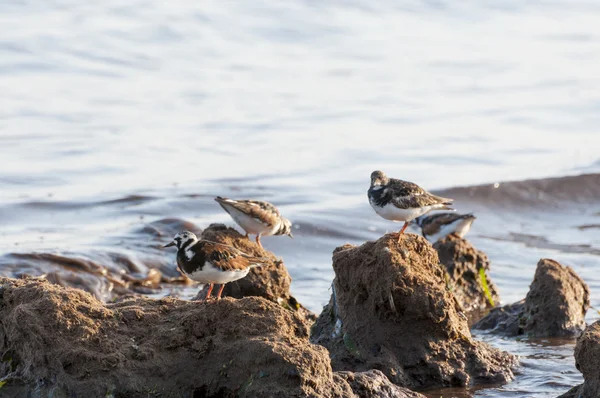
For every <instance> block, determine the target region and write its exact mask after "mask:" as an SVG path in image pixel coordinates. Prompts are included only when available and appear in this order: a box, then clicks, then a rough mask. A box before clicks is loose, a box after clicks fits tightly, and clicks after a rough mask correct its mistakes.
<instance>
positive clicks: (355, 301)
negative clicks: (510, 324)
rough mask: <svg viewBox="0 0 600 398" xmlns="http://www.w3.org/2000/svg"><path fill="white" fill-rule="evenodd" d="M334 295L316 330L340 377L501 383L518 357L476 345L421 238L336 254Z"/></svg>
mask: <svg viewBox="0 0 600 398" xmlns="http://www.w3.org/2000/svg"><path fill="white" fill-rule="evenodd" d="M333 269H334V271H335V279H334V283H333V291H334V294H333V295H332V298H331V300H330V302H329V304H328V305H327V306H325V308H324V309H323V312H322V313H321V315H320V316H319V318H318V320H317V323H316V324H315V325H314V326H313V328H312V330H311V341H313V342H315V343H318V344H322V345H324V346H325V347H327V348H328V349H329V351H330V353H331V363H332V366H333V368H334V370H336V371H355V372H356V371H368V370H370V369H378V370H381V371H382V372H383V373H384V374H385V375H386V376H387V377H388V378H389V380H390V381H392V382H393V383H394V384H396V385H400V386H405V387H409V388H413V387H414V388H425V387H436V386H440V387H441V386H466V385H471V384H479V383H498V382H504V381H508V380H510V379H511V378H512V376H513V374H512V368H513V367H514V366H516V363H517V361H516V358H515V357H514V356H513V355H511V354H508V353H505V352H502V351H499V350H497V349H494V348H492V347H490V346H489V345H487V344H485V343H482V342H478V341H475V340H473V338H472V337H471V333H470V331H469V327H468V324H467V320H466V317H465V316H464V315H463V314H461V313H460V306H459V305H458V303H457V301H456V298H455V297H454V296H453V295H452V293H451V292H450V291H449V289H448V286H447V282H446V272H445V270H444V269H443V268H442V266H440V265H439V261H438V256H437V253H436V252H435V250H433V248H432V247H431V245H430V244H429V243H428V242H427V241H426V240H425V239H424V238H422V237H420V236H417V235H413V234H406V235H403V236H402V238H401V241H400V242H399V243H398V238H397V235H394V234H391V235H386V236H384V237H382V238H381V239H379V240H378V241H376V242H366V243H364V244H363V245H361V246H358V247H357V246H351V245H345V246H342V247H338V248H337V249H336V250H335V251H334V253H333Z"/></svg>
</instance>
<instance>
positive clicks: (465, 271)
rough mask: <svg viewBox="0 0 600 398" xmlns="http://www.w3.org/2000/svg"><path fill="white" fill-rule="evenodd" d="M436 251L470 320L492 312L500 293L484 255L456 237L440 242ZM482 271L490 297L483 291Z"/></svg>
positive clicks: (455, 294) (451, 236) (455, 295)
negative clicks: (482, 313)
mask: <svg viewBox="0 0 600 398" xmlns="http://www.w3.org/2000/svg"><path fill="white" fill-rule="evenodd" d="M433 248H434V249H436V251H437V252H438V257H439V259H440V263H441V264H442V265H444V266H445V267H446V270H447V271H448V275H449V278H450V285H451V289H452V293H453V294H454V297H456V299H457V300H458V302H459V303H460V305H461V307H462V308H463V311H465V313H467V315H468V316H469V317H474V318H477V317H478V316H479V314H480V313H481V311H484V310H486V309H488V308H493V307H494V305H496V303H498V302H499V301H500V295H499V294H498V289H497V288H496V285H494V283H493V282H492V281H491V279H490V277H489V275H488V274H487V271H489V269H490V261H489V259H488V257H487V255H486V254H485V253H483V252H482V251H479V250H477V249H476V248H475V247H473V245H471V243H470V242H469V241H467V240H465V239H462V238H460V237H458V236H456V235H454V234H450V235H448V236H446V237H445V238H443V239H440V240H438V241H437V242H436V243H435V244H434V245H433ZM481 269H483V270H484V271H483V272H484V275H485V280H486V283H487V287H488V293H489V295H490V296H489V297H488V296H487V294H486V292H485V290H484V288H483V282H482V278H481V276H480V270H481ZM490 300H491V301H490Z"/></svg>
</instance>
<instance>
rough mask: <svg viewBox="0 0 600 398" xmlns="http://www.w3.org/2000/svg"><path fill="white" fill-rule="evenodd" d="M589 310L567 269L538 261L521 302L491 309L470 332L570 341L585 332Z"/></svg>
mask: <svg viewBox="0 0 600 398" xmlns="http://www.w3.org/2000/svg"><path fill="white" fill-rule="evenodd" d="M589 307H590V292H589V289H588V286H587V285H586V283H585V282H584V281H583V279H581V278H580V277H579V275H577V274H576V273H575V271H573V269H572V268H571V267H565V266H563V265H561V264H559V263H557V262H556V261H554V260H550V259H541V260H540V261H539V262H538V264H537V269H536V272H535V277H534V279H533V282H532V283H531V286H530V288H529V293H527V297H526V298H525V300H522V301H519V302H517V303H514V304H511V305H507V306H504V307H500V308H495V309H493V310H492V311H490V313H489V314H488V315H487V316H486V317H485V318H483V319H481V320H480V321H479V322H477V323H476V324H475V325H474V328H475V329H481V330H493V331H494V332H496V333H501V334H505V335H508V336H518V335H528V336H535V337H574V336H578V335H579V334H580V333H581V332H582V331H583V329H584V328H585V325H586V324H585V314H586V312H587V310H588V308H589Z"/></svg>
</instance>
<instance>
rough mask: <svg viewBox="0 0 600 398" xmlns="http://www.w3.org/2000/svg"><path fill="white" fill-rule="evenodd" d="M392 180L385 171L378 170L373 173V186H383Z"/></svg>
mask: <svg viewBox="0 0 600 398" xmlns="http://www.w3.org/2000/svg"><path fill="white" fill-rule="evenodd" d="M389 182H390V179H389V178H388V176H386V175H385V173H384V172H383V171H379V170H376V171H374V172H372V173H371V186H372V187H381V186H384V185H387V184H388V183H389Z"/></svg>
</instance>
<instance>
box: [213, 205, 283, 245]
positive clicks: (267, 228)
mask: <svg viewBox="0 0 600 398" xmlns="http://www.w3.org/2000/svg"><path fill="white" fill-rule="evenodd" d="M215 200H216V201H217V202H219V204H220V205H221V207H222V208H223V209H224V210H225V211H226V212H227V213H229V215H230V216H231V218H233V220H234V221H235V222H236V223H238V225H239V226H240V227H242V228H243V229H244V231H246V238H247V237H248V234H255V235H256V243H258V245H259V246H260V247H262V244H261V243H260V237H261V236H270V235H288V236H289V237H290V238H293V237H294V236H293V235H292V223H291V222H290V220H288V219H287V218H285V217H283V216H282V215H281V214H280V213H279V210H277V208H276V207H275V206H273V205H272V204H271V203H269V202H263V201H261V200H234V199H228V198H222V197H220V196H217V197H216V198H215Z"/></svg>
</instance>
